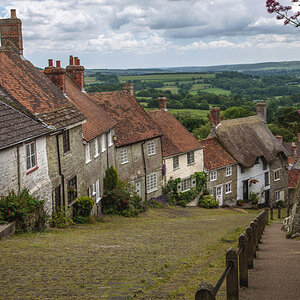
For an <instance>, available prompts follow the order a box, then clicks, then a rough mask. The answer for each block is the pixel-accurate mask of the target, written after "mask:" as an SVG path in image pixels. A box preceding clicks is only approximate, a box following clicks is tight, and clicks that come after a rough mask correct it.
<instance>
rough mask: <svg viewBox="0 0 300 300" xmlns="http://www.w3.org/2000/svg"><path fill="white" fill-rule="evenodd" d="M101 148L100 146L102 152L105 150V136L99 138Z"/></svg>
mask: <svg viewBox="0 0 300 300" xmlns="http://www.w3.org/2000/svg"><path fill="white" fill-rule="evenodd" d="M101 146H102V152H104V151H105V150H106V134H102V136H101Z"/></svg>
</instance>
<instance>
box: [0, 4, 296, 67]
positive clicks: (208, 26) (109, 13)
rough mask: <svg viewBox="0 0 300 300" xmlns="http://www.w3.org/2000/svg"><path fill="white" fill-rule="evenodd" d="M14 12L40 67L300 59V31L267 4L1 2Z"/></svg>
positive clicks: (2, 11) (4, 10)
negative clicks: (74, 62) (71, 60)
mask: <svg viewBox="0 0 300 300" xmlns="http://www.w3.org/2000/svg"><path fill="white" fill-rule="evenodd" d="M290 2H291V1H290V0H281V3H282V4H290ZM11 8H16V9H17V15H18V17H19V18H20V19H21V20H22V22H23V40H24V41H23V42H24V56H25V57H26V58H27V59H29V60H30V61H31V62H32V63H34V64H35V65H37V66H40V67H44V66H45V65H46V64H47V60H48V58H53V59H54V60H56V59H60V60H61V61H62V63H63V65H66V64H67V61H68V56H69V55H70V54H71V55H74V56H78V57H79V58H80V59H81V64H82V65H84V66H85V67H86V68H148V67H150V68H151V67H172V66H208V65H219V64H237V63H255V62H264V61H285V60H299V59H300V51H299V49H300V29H296V28H294V27H292V26H284V25H282V21H277V20H275V16H274V15H269V14H268V13H267V11H266V7H265V0H251V1H250V0H1V1H0V16H1V17H2V18H7V17H9V16H10V9H11ZM297 8H299V7H298V6H295V9H296V10H297Z"/></svg>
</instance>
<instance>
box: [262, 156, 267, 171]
mask: <svg viewBox="0 0 300 300" xmlns="http://www.w3.org/2000/svg"><path fill="white" fill-rule="evenodd" d="M261 160H262V162H263V170H267V168H268V164H267V161H266V160H265V158H264V157H263V156H262V159H261Z"/></svg>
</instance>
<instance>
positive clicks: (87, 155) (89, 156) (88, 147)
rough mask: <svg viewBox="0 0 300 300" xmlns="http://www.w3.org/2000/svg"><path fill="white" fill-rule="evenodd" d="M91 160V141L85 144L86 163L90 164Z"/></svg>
mask: <svg viewBox="0 0 300 300" xmlns="http://www.w3.org/2000/svg"><path fill="white" fill-rule="evenodd" d="M90 161H91V149H90V143H86V144H85V163H86V164H88V163H89V162H90Z"/></svg>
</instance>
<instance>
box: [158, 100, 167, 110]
mask: <svg viewBox="0 0 300 300" xmlns="http://www.w3.org/2000/svg"><path fill="white" fill-rule="evenodd" d="M167 100H168V99H167V98H166V97H159V98H158V108H159V109H160V110H164V111H167Z"/></svg>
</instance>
